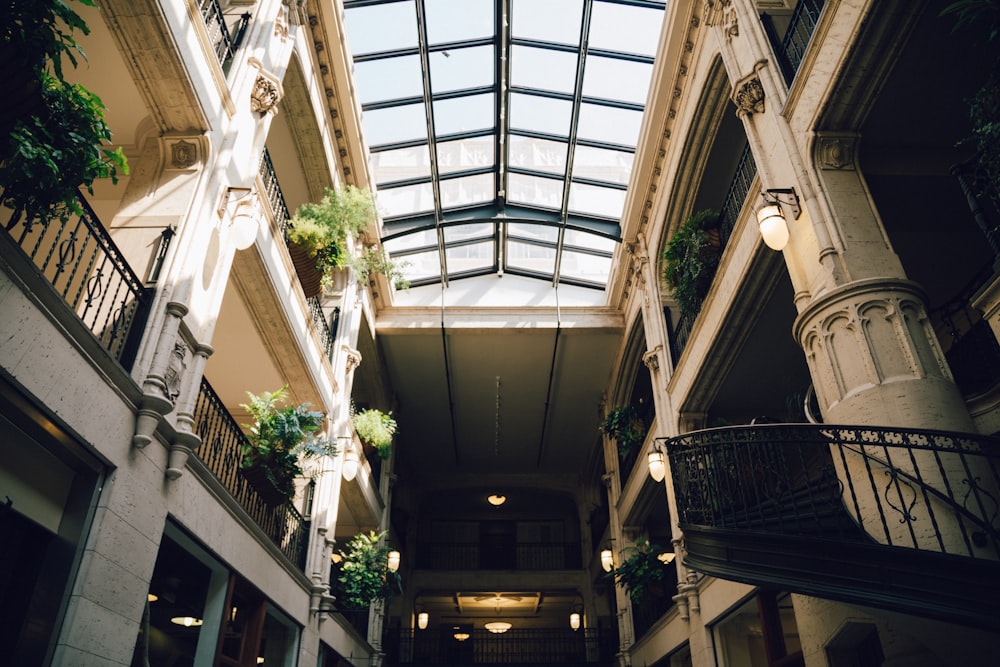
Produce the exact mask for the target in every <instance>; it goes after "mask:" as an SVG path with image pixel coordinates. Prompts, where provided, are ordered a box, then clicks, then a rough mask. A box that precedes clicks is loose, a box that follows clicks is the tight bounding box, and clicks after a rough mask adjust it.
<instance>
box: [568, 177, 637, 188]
mask: <svg viewBox="0 0 1000 667" xmlns="http://www.w3.org/2000/svg"><path fill="white" fill-rule="evenodd" d="M570 182H571V183H580V184H581V185H593V186H595V187H598V188H609V189H612V190H628V184H627V183H615V182H613V181H602V180H599V179H596V178H584V177H582V176H576V177H572V178H570Z"/></svg>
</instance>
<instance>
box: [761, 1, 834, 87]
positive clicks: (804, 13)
mask: <svg viewBox="0 0 1000 667" xmlns="http://www.w3.org/2000/svg"><path fill="white" fill-rule="evenodd" d="M825 5H826V0H799V3H798V4H797V5H796V6H795V10H794V11H793V12H792V15H791V18H790V20H789V23H788V30H786V31H785V36H784V38H783V39H782V40H781V41H780V42H779V41H778V37H777V34H776V31H775V29H774V24H773V20H772V19H771V17H770V16H768V15H767V14H761V20H762V21H763V22H764V28H765V32H767V35H768V39H769V40H770V42H771V47H772V48H773V50H774V55H775V56H776V58H777V60H778V66H779V67H780V69H781V74H782V76H783V77H784V79H785V84H786V85H791V83H792V81H793V80H794V79H795V75H796V74H797V73H798V71H799V67H800V66H801V65H802V60H803V59H804V58H805V53H806V50H807V49H808V48H809V41H810V40H811V39H812V35H813V33H814V32H815V31H816V24H817V23H818V22H819V15H820V14H821V13H822V11H823V7H824V6H825Z"/></svg>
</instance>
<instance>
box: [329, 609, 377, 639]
mask: <svg viewBox="0 0 1000 667" xmlns="http://www.w3.org/2000/svg"><path fill="white" fill-rule="evenodd" d="M336 613H337V614H340V615H341V616H343V617H344V620H345V621H347V624H348V625H350V626H351V627H352V628H354V629H355V630H356V631H357V633H358V634H359V635H361V637H363V638H364V639H365V640H367V639H368V617H369V614H371V608H370V607H365V608H364V609H340V608H337V610H336Z"/></svg>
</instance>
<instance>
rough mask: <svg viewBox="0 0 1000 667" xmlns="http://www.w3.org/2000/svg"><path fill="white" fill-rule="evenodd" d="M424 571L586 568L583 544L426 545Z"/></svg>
mask: <svg viewBox="0 0 1000 667" xmlns="http://www.w3.org/2000/svg"><path fill="white" fill-rule="evenodd" d="M417 554H418V555H417V567H418V568H419V569H424V570H529V571H537V570H573V569H579V568H581V567H582V557H581V555H580V543H579V542H518V543H511V544H509V545H505V546H498V545H492V544H484V543H482V542H425V543H422V544H420V545H419V547H418V549H417Z"/></svg>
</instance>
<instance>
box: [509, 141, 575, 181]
mask: <svg viewBox="0 0 1000 667" xmlns="http://www.w3.org/2000/svg"><path fill="white" fill-rule="evenodd" d="M568 149H569V144H567V143H566V142H565V141H549V140H548V139H536V138H534V137H524V136H521V135H519V134H512V135H510V136H509V137H508V139H507V153H508V157H507V165H508V166H509V167H511V168H520V169H530V170H534V171H545V172H548V173H551V174H560V175H562V174H564V173H566V152H567V150H568ZM579 150H580V149H579V148H577V151H579Z"/></svg>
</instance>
